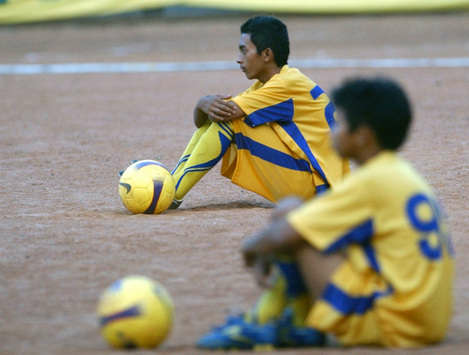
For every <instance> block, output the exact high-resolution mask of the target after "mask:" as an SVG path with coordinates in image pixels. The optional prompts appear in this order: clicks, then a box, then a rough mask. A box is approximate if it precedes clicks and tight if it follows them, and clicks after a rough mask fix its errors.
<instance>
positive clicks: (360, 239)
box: [324, 219, 374, 253]
mask: <svg viewBox="0 0 469 355" xmlns="http://www.w3.org/2000/svg"><path fill="white" fill-rule="evenodd" d="M373 233H374V228H373V220H372V219H367V220H366V221H365V222H363V223H362V224H359V225H358V226H356V227H354V228H352V229H350V230H349V231H348V232H347V233H345V234H344V235H343V236H342V237H340V238H338V239H337V240H336V241H335V242H334V243H332V244H331V245H329V247H327V248H326V249H325V250H324V253H333V252H336V251H337V250H340V249H342V248H344V247H345V246H347V245H349V244H352V243H355V244H365V243H367V242H369V240H370V239H371V237H372V236H373Z"/></svg>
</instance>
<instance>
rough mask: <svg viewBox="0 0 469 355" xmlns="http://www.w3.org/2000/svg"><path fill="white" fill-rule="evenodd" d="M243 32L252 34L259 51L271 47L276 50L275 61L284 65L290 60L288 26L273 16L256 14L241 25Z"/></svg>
mask: <svg viewBox="0 0 469 355" xmlns="http://www.w3.org/2000/svg"><path fill="white" fill-rule="evenodd" d="M241 33H246V34H250V35H251V41H252V43H254V45H255V46H256V48H257V53H258V54H261V52H262V51H263V50H264V49H266V48H270V49H271V50H272V51H273V52H274V60H275V63H276V64H277V65H278V66H279V67H282V66H284V65H285V64H287V62H288V55H289V54H290V41H289V39H288V30H287V26H285V24H284V23H283V22H282V21H280V20H279V19H277V18H275V17H272V16H256V17H252V18H250V19H249V20H247V21H246V22H245V23H243V24H242V25H241Z"/></svg>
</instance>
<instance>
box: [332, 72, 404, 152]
mask: <svg viewBox="0 0 469 355" xmlns="http://www.w3.org/2000/svg"><path fill="white" fill-rule="evenodd" d="M332 101H333V102H334V104H335V106H336V107H337V108H341V109H342V110H343V111H344V115H345V120H346V121H347V123H348V125H349V128H350V131H354V130H355V129H356V128H357V127H359V126H362V125H365V126H368V127H370V128H371V129H372V130H373V131H374V132H375V134H376V138H377V140H378V144H379V145H380V146H381V148H383V149H390V150H397V149H398V148H399V147H400V146H401V144H402V143H403V142H404V141H405V138H406V136H407V132H408V130H409V126H410V123H411V120H412V108H411V105H410V102H409V99H408V98H407V95H406V93H405V92H404V90H403V89H402V88H401V87H400V85H399V84H397V83H396V82H395V81H393V80H391V79H388V78H384V77H377V78H371V79H367V78H355V79H350V80H347V81H346V82H345V83H344V84H342V85H341V86H340V87H338V88H337V89H335V90H333V92H332Z"/></svg>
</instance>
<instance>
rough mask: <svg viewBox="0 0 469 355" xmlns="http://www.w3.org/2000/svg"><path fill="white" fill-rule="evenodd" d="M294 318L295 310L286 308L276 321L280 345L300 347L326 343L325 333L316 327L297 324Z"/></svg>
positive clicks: (278, 344) (278, 343)
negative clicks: (294, 322)
mask: <svg viewBox="0 0 469 355" xmlns="http://www.w3.org/2000/svg"><path fill="white" fill-rule="evenodd" d="M293 318H294V315H293V310H292V309H291V308H286V309H285V311H284V313H283V314H282V316H281V318H280V319H279V320H278V321H277V322H276V323H277V324H276V326H277V346H278V347H282V348H283V347H288V348H300V347H318V346H324V345H325V343H326V337H325V335H324V333H321V332H319V331H317V330H316V329H314V328H309V327H298V326H295V325H294V324H293Z"/></svg>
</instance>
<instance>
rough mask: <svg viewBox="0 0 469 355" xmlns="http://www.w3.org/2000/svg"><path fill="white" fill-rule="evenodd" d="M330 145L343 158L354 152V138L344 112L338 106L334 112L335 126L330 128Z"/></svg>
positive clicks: (349, 156) (350, 155)
mask: <svg viewBox="0 0 469 355" xmlns="http://www.w3.org/2000/svg"><path fill="white" fill-rule="evenodd" d="M332 145H333V146H334V149H335V150H336V151H337V152H338V153H339V155H341V156H342V157H344V158H353V157H354V152H355V139H354V134H353V132H350V129H349V126H348V123H347V120H346V119H345V113H344V112H343V111H342V110H341V109H340V108H339V109H337V111H336V113H335V126H334V128H333V129H332Z"/></svg>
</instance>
